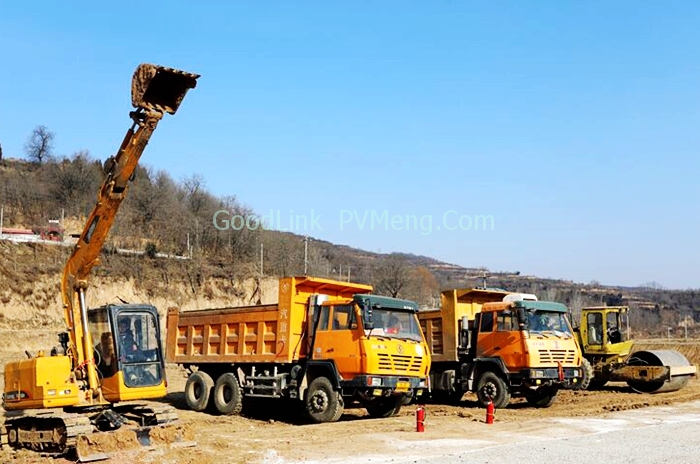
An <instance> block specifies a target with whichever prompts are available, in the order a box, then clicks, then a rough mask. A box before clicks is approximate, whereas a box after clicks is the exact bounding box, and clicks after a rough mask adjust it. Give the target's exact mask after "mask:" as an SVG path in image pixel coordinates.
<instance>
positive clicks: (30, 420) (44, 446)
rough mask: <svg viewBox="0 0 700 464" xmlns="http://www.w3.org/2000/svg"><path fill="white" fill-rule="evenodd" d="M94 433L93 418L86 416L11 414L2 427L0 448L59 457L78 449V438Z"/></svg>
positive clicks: (8, 414) (9, 413)
mask: <svg viewBox="0 0 700 464" xmlns="http://www.w3.org/2000/svg"><path fill="white" fill-rule="evenodd" d="M94 430H95V427H94V426H93V425H92V422H91V421H90V417H88V416H85V415H82V414H74V413H66V412H56V411H46V410H41V409H35V410H24V411H8V412H6V419H5V423H4V424H3V426H2V427H0V446H2V447H5V446H7V447H9V448H26V449H30V450H33V451H38V452H40V453H41V454H42V455H43V456H47V457H48V456H50V457H57V456H62V455H64V454H66V453H67V452H69V451H70V450H72V449H74V448H75V446H76V443H77V440H78V436H80V435H84V434H90V433H93V431H94Z"/></svg>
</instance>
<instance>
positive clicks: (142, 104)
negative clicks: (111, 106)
mask: <svg viewBox="0 0 700 464" xmlns="http://www.w3.org/2000/svg"><path fill="white" fill-rule="evenodd" d="M198 77H199V75H198V74H191V73H187V72H183V71H179V70H176V69H172V68H166V67H162V66H156V65H152V64H141V65H139V66H138V68H137V69H136V71H135V72H134V75H133V78H132V84H131V100H132V105H133V106H134V107H135V108H136V110H135V111H132V112H131V113H130V117H131V119H132V120H133V124H132V126H131V127H130V128H129V130H128V131H127V132H126V135H125V136H124V140H123V141H122V144H121V147H120V148H119V151H118V152H117V154H116V155H115V156H112V157H110V158H109V159H108V160H107V161H106V162H105V165H104V170H105V179H104V181H103V183H102V185H101V187H100V189H99V192H98V195H97V204H96V205H95V207H94V208H93V210H92V212H91V213H90V216H89V217H88V219H87V221H86V223H85V227H84V229H83V231H82V233H81V234H80V238H79V239H78V243H77V244H76V245H75V248H74V249H73V252H72V254H71V256H70V258H69V259H68V262H67V263H66V265H65V267H64V269H63V277H62V280H61V295H62V299H63V310H64V318H65V321H66V324H67V327H68V334H69V353H68V354H69V355H70V356H71V357H72V359H73V368H74V370H75V372H76V375H77V376H78V377H79V378H82V379H84V380H86V381H87V382H88V385H89V389H90V390H92V391H93V392H97V391H98V376H97V371H96V367H95V365H94V359H93V342H92V338H91V337H90V334H89V331H88V316H87V304H86V295H85V294H86V291H87V289H88V278H89V276H90V272H91V270H92V268H93V267H94V266H95V265H98V264H99V255H100V251H101V249H102V246H103V245H104V242H105V240H106V238H107V234H108V233H109V230H110V229H111V227H112V224H113V223H114V218H115V216H116V214H117V211H118V210H119V206H120V205H121V203H122V201H123V200H124V198H125V197H126V192H127V190H128V187H129V183H130V182H131V181H132V180H133V178H134V172H135V170H136V166H137V164H138V162H139V159H140V157H141V155H142V153H143V151H144V149H145V148H146V145H147V144H148V141H149V140H150V138H151V135H152V134H153V131H154V130H155V129H156V126H157V125H158V122H160V120H161V119H162V118H163V116H164V114H165V113H170V114H175V112H176V111H177V109H178V107H179V106H180V103H181V102H182V99H183V98H184V97H185V94H186V93H187V91H188V90H189V89H191V88H194V87H195V86H196V85H197V78H198Z"/></svg>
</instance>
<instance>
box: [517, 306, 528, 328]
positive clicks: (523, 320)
mask: <svg viewBox="0 0 700 464" xmlns="http://www.w3.org/2000/svg"><path fill="white" fill-rule="evenodd" d="M517 312H518V325H519V326H520V328H521V329H524V328H525V327H527V314H526V313H525V308H518V309H517Z"/></svg>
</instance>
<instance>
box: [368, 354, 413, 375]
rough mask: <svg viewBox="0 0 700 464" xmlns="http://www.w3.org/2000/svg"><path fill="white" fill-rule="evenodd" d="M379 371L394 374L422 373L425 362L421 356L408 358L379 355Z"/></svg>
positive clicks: (395, 355) (397, 355) (398, 355)
mask: <svg viewBox="0 0 700 464" xmlns="http://www.w3.org/2000/svg"><path fill="white" fill-rule="evenodd" d="M377 356H378V357H379V369H382V370H387V371H392V372H397V371H401V372H420V366H421V363H422V361H423V358H422V357H421V356H406V355H401V354H386V353H378V354H377Z"/></svg>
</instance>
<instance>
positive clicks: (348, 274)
mask: <svg viewBox="0 0 700 464" xmlns="http://www.w3.org/2000/svg"><path fill="white" fill-rule="evenodd" d="M348 282H350V266H348Z"/></svg>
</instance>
